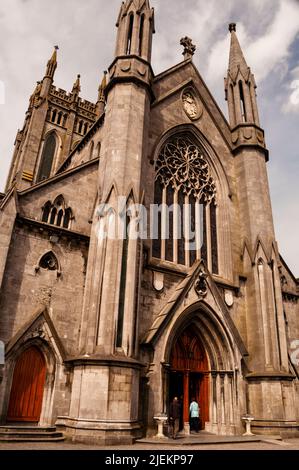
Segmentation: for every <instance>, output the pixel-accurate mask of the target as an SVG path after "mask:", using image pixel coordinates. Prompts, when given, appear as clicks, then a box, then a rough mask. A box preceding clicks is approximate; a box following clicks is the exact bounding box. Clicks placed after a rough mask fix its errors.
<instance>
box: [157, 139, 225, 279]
mask: <svg viewBox="0 0 299 470" xmlns="http://www.w3.org/2000/svg"><path fill="white" fill-rule="evenodd" d="M155 208H156V211H155V214H154V220H153V227H154V229H155V228H156V229H155V233H154V234H153V239H154V240H153V251H152V253H153V256H154V257H156V258H160V259H162V260H165V261H170V262H173V263H176V264H181V265H186V266H192V265H193V263H194V262H195V261H196V260H197V259H203V260H204V261H205V262H206V264H207V266H208V268H209V269H210V270H213V272H214V273H215V274H216V273H218V247H217V206H216V185H215V183H214V180H213V177H212V176H211V173H210V168H209V164H208V162H207V159H206V156H205V151H204V150H203V149H202V148H201V147H200V145H199V144H198V143H196V142H195V141H194V138H193V137H192V136H191V135H189V134H180V135H176V136H174V137H171V138H170V139H168V140H167V141H166V143H165V144H164V145H163V147H162V148H161V151H160V154H159V156H158V159H157V162H156V182H155Z"/></svg>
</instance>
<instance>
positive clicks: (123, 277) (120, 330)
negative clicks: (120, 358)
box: [116, 214, 130, 348]
mask: <svg viewBox="0 0 299 470" xmlns="http://www.w3.org/2000/svg"><path fill="white" fill-rule="evenodd" d="M129 226H130V217H129V215H128V214H127V216H126V227H125V230H126V231H125V234H124V241H123V252H122V264H121V275H120V292H119V307H118V320H117V337H116V347H117V348H121V347H122V342H123V326H124V312H125V294H126V285H127V270H128V251H129Z"/></svg>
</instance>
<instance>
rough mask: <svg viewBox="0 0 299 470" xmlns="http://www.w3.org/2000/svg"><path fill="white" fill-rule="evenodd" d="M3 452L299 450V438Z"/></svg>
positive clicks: (23, 446) (40, 446)
mask: <svg viewBox="0 0 299 470" xmlns="http://www.w3.org/2000/svg"><path fill="white" fill-rule="evenodd" d="M1 450H74V451H76V450H109V451H111V450H112V451H113V450H115V451H117V450H129V451H134V450H151V451H152V450H154V451H157V452H159V451H161V450H177V451H185V450H186V451H187V450H193V451H196V450H208V451H211V450H280V451H281V450H297V451H298V450H299V438H298V439H297V438H296V439H285V440H283V441H274V440H273V441H272V440H270V441H268V442H245V443H240V444H235V443H234V444H232V443H228V444H209V445H200V444H198V445H196V444H195V445H192V446H191V445H180V444H179V443H178V445H175V446H173V445H165V444H162V445H151V444H140V443H138V444H134V445H132V446H117V447H101V446H88V445H83V444H70V443H67V442H62V443H57V444H55V443H26V442H25V443H5V442H4V443H3V442H0V451H1Z"/></svg>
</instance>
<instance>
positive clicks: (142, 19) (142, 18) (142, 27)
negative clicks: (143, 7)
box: [139, 14, 145, 56]
mask: <svg viewBox="0 0 299 470" xmlns="http://www.w3.org/2000/svg"><path fill="white" fill-rule="evenodd" d="M144 20H145V16H144V14H143V15H141V18H140V28H139V55H140V56H141V55H142V46H143V32H144Z"/></svg>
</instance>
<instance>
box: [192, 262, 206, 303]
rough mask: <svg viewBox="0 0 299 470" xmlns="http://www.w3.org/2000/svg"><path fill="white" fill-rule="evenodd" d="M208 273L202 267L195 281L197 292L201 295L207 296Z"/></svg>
mask: <svg viewBox="0 0 299 470" xmlns="http://www.w3.org/2000/svg"><path fill="white" fill-rule="evenodd" d="M206 278H207V275H206V273H205V272H204V271H203V270H202V269H201V270H200V271H199V275H198V280H197V281H196V283H195V286H194V288H195V292H196V293H197V295H198V296H199V297H205V296H206V295H207V293H208V286H207V280H206Z"/></svg>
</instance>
